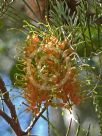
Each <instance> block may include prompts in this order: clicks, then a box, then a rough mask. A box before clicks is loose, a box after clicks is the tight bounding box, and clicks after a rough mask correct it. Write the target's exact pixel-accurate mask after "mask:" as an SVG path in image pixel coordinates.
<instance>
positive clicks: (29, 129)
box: [25, 108, 46, 134]
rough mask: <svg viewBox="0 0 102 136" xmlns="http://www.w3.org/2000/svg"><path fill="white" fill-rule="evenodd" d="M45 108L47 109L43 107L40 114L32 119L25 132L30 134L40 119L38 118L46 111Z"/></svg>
mask: <svg viewBox="0 0 102 136" xmlns="http://www.w3.org/2000/svg"><path fill="white" fill-rule="evenodd" d="M45 110H46V108H43V109H42V111H41V112H40V113H39V114H38V116H36V117H34V118H33V120H31V123H30V125H29V126H28V127H27V129H26V130H25V134H28V133H29V132H30V131H31V129H32V128H33V126H34V125H35V123H36V122H37V121H38V119H39V118H40V117H41V116H42V114H43V113H44V111H45Z"/></svg>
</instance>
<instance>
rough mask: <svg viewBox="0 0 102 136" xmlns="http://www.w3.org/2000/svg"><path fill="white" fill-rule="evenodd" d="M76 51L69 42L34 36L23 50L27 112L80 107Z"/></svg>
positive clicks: (45, 35) (52, 36)
mask: <svg viewBox="0 0 102 136" xmlns="http://www.w3.org/2000/svg"><path fill="white" fill-rule="evenodd" d="M73 52H74V51H73V49H71V47H70V46H69V43H68V40H66V39H65V40H63V41H60V40H59V39H58V38H57V37H55V36H54V35H48V34H46V33H44V34H43V36H42V37H39V36H38V35H37V34H32V35H31V36H28V37H27V40H26V46H25V47H24V55H23V61H24V64H25V67H24V70H25V75H24V76H25V80H26V84H25V85H24V87H23V90H24V91H23V96H24V98H25V99H26V100H27V102H28V104H29V107H28V110H32V111H34V113H35V114H36V113H37V112H39V110H40V108H41V106H42V105H43V106H45V107H48V106H54V107H64V108H70V106H71V105H72V104H73V103H74V104H79V103H80V82H79V80H78V78H77V75H78V72H77V68H76V67H73V66H72V64H71V61H72V59H73V55H72V54H73Z"/></svg>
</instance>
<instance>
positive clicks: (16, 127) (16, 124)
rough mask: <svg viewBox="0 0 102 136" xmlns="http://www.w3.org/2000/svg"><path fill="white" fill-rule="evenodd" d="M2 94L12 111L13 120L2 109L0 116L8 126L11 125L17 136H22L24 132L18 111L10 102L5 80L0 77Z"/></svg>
mask: <svg viewBox="0 0 102 136" xmlns="http://www.w3.org/2000/svg"><path fill="white" fill-rule="evenodd" d="M0 92H1V93H2V95H3V98H4V102H5V104H6V105H7V107H8V108H9V110H10V113H11V118H10V117H9V116H8V115H7V114H6V113H5V112H3V111H2V110H1V109H0V115H1V116H2V117H3V118H4V119H5V120H6V121H7V122H8V124H10V125H11V127H12V129H13V130H14V131H15V133H16V134H17V136H21V133H23V131H22V130H21V127H20V124H19V121H18V118H17V114H16V110H15V106H14V105H13V103H12V101H11V100H10V96H9V92H8V91H7V89H6V87H5V84H4V82H3V80H2V79H1V77H0Z"/></svg>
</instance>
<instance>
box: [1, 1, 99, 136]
mask: <svg viewBox="0 0 102 136" xmlns="http://www.w3.org/2000/svg"><path fill="white" fill-rule="evenodd" d="M90 1H91V0H90ZM27 2H28V3H29V5H30V6H31V7H33V10H34V12H35V13H36V15H37V17H38V18H40V14H39V12H38V8H37V4H35V3H34V1H33V0H28V1H27ZM32 2H33V4H32ZM90 3H91V2H90ZM0 5H2V0H0ZM40 5H41V12H44V10H45V9H44V7H45V1H43V0H42V1H41V0H40ZM12 7H14V9H12V8H11V7H10V8H9V10H8V11H7V12H6V14H5V15H3V16H1V17H0V76H1V77H2V79H3V80H4V82H5V85H6V88H7V90H8V91H9V92H10V96H11V99H12V101H13V103H14V105H15V107H16V110H17V114H18V117H19V120H20V124H21V126H22V128H23V129H26V127H27V126H28V124H29V122H30V120H31V115H32V114H31V113H27V112H25V111H24V110H25V105H23V104H22V102H24V99H23V98H21V97H19V91H20V89H18V88H15V87H14V86H13V76H14V73H15V72H16V70H17V69H16V62H17V61H16V59H15V56H17V55H18V52H17V46H18V45H20V44H22V43H21V41H23V40H24V38H25V37H26V35H24V34H23V33H22V32H21V31H16V30H15V29H10V28H17V29H19V30H20V27H21V26H22V23H23V22H22V20H24V19H25V20H26V19H27V20H28V19H29V17H30V18H32V19H31V22H33V23H34V21H33V19H36V20H37V18H36V16H35V15H34V14H32V12H30V10H29V8H27V6H25V3H24V2H23V1H22V2H20V1H19V2H16V4H12ZM26 15H28V16H29V17H27V16H26ZM41 19H43V13H42V15H41ZM96 42H97V41H96ZM96 44H97V43H96ZM89 63H93V65H94V66H96V67H98V61H97V58H95V60H94V61H90V62H89ZM0 107H1V108H3V107H4V110H5V112H6V113H8V114H10V113H9V111H8V108H7V107H6V105H5V104H4V103H3V102H2V100H0ZM44 116H45V117H46V116H47V113H46V112H45V113H44ZM49 119H50V121H51V123H52V126H51V125H50V134H51V136H56V135H60V136H66V133H67V131H68V127H69V125H70V123H71V121H72V123H71V126H72V127H71V132H70V136H75V133H76V129H77V127H78V126H79V123H80V125H81V126H82V127H81V128H80V129H81V131H80V136H84V135H85V132H87V130H88V128H89V126H90V136H98V135H99V131H100V130H99V125H98V119H97V116H96V113H95V108H94V105H93V102H92V99H91V98H90V99H88V100H87V101H84V102H83V103H81V104H80V105H79V106H73V110H72V112H71V113H70V112H69V111H68V110H65V109H59V108H57V109H54V108H52V107H49ZM48 129H49V127H48V122H47V121H46V120H44V119H43V118H42V117H40V119H39V120H38V122H37V123H36V125H35V126H34V127H33V129H32V131H31V134H33V135H37V136H48ZM0 136H15V134H14V132H13V130H12V129H11V128H10V126H9V125H8V124H7V123H6V122H5V120H3V119H2V118H1V117H0Z"/></svg>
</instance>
